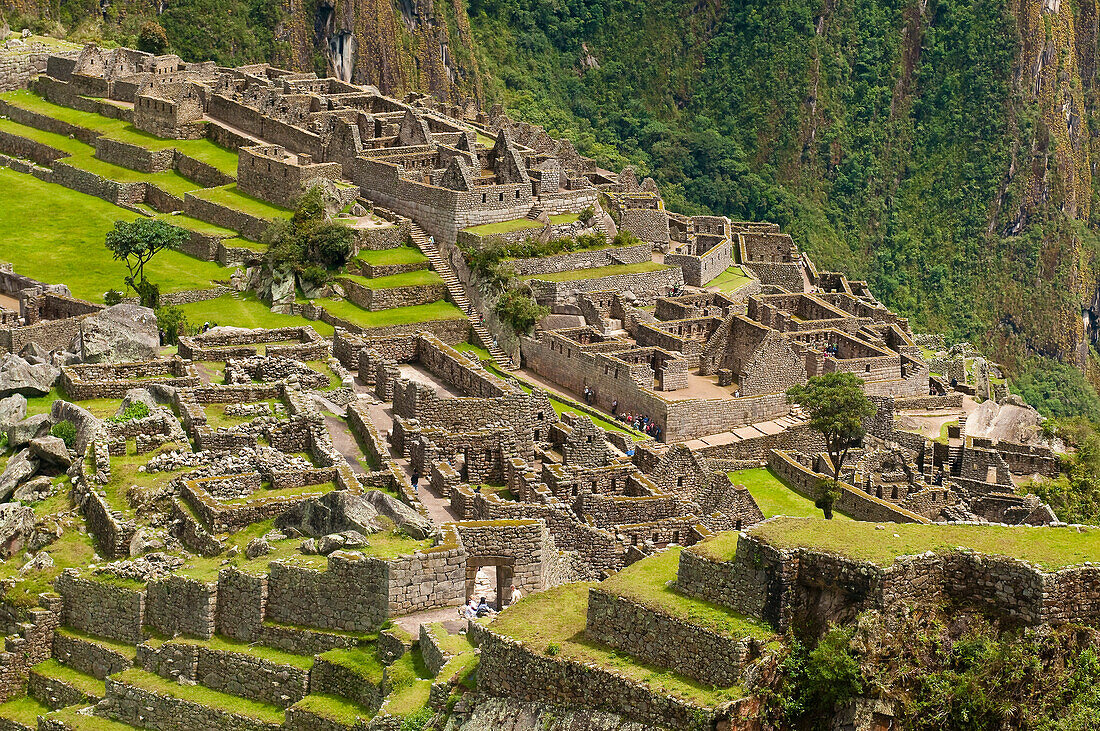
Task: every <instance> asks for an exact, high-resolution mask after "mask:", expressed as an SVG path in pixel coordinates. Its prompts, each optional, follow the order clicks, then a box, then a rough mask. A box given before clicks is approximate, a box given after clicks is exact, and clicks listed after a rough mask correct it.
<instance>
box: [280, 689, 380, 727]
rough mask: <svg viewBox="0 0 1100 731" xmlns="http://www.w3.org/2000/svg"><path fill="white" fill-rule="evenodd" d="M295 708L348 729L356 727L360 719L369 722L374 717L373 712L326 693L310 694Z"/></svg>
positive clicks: (296, 704)
mask: <svg viewBox="0 0 1100 731" xmlns="http://www.w3.org/2000/svg"><path fill="white" fill-rule="evenodd" d="M293 708H300V709H302V710H304V711H309V712H310V713H312V714H314V715H316V716H320V717H321V718H323V719H325V720H326V721H332V722H333V723H336V724H339V725H341V726H346V727H348V728H350V727H352V726H354V725H355V722H356V721H358V720H359V719H360V718H362V719H364V720H368V719H370V718H373V717H374V714H373V713H372V712H371V711H369V710H367V709H366V708H363V707H362V706H359V705H356V704H355V703H352V702H351V701H349V700H348V699H346V698H340V697H339V696H334V695H325V694H324V693H310V694H309V695H307V696H306V697H305V698H303V699H302V700H300V701H298V702H297V703H295V704H294V706H293Z"/></svg>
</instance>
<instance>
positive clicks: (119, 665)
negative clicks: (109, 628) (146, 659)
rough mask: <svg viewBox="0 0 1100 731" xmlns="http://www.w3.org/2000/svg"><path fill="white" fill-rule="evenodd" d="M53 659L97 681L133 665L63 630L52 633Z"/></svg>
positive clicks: (126, 657)
mask: <svg viewBox="0 0 1100 731" xmlns="http://www.w3.org/2000/svg"><path fill="white" fill-rule="evenodd" d="M52 655H53V657H54V659H56V660H57V661H58V662H61V663H64V664H65V665H68V666H69V667H71V668H73V669H74V670H77V671H79V672H82V673H87V674H88V675H91V676H93V677H95V678H97V679H98V680H103V679H104V678H106V677H107V676H108V675H113V674H114V673H120V672H122V671H123V670H125V669H126V668H128V667H131V666H132V665H133V664H134V663H133V660H132V659H131V658H130V657H128V656H126V655H124V654H122V653H120V652H118V651H117V650H113V649H111V648H110V647H108V646H107V645H104V644H100V643H98V642H93V641H90V640H85V639H83V638H80V637H77V636H75V635H72V634H69V633H68V632H65V631H64V630H60V631H57V632H54V635H53V653H52Z"/></svg>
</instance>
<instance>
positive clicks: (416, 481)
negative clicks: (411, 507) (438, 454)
mask: <svg viewBox="0 0 1100 731" xmlns="http://www.w3.org/2000/svg"><path fill="white" fill-rule="evenodd" d="M419 483H420V473H419V472H417V471H416V470H413V476H412V486H413V495H419V494H420V486H419Z"/></svg>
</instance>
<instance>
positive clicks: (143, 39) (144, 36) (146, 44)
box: [137, 20, 168, 56]
mask: <svg viewBox="0 0 1100 731" xmlns="http://www.w3.org/2000/svg"><path fill="white" fill-rule="evenodd" d="M137 47H138V50H139V51H145V52H146V53H151V54H153V55H154V56H160V55H161V54H163V53H164V52H165V51H167V50H168V34H167V33H165V32H164V28H163V27H162V26H161V24H160V23H157V22H156V21H153V20H147V21H145V22H144V23H142V24H141V31H139V32H138V41H137Z"/></svg>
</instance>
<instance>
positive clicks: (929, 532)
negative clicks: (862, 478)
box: [749, 518, 1100, 571]
mask: <svg viewBox="0 0 1100 731" xmlns="http://www.w3.org/2000/svg"><path fill="white" fill-rule="evenodd" d="M879 525H885V529H883V530H879V529H878V526H879ZM749 533H751V534H752V535H755V536H759V537H760V538H762V539H763V540H765V541H767V542H768V543H770V544H772V545H774V546H776V547H779V548H793V547H796V546H805V547H808V548H816V549H819V550H822V551H827V552H829V553H835V554H838V555H841V556H846V557H848V558H852V559H856V560H861V561H871V562H873V563H876V564H878V565H880V566H889V565H890V564H891V563H893V561H894V559H895V558H897V557H898V556H908V555H914V554H920V553H924V552H925V551H934V552H937V553H943V552H948V551H954V550H958V549H968V550H972V551H976V552H978V553H984V554H989V555H993V556H1006V557H1009V558H1018V559H1022V560H1024V561H1029V562H1031V563H1034V564H1037V565H1039V566H1041V567H1042V568H1044V569H1046V570H1048V571H1056V570H1058V569H1061V568H1065V567H1067V566H1075V565H1077V564H1081V563H1084V562H1086V561H1100V528H1081V529H1077V528H1059V527H1049V526H1039V527H1035V526H1015V527H1006V526H997V525H945V524H936V523H933V524H931V525H922V524H917V523H885V524H883V523H877V524H876V523H864V522H859V521H853V522H851V523H845V525H844V529H843V530H837V529H836V526H835V524H830V521H827V520H825V519H824V518H822V519H814V518H779V519H777V520H775V521H772V522H769V523H762V524H761V525H759V526H757V527H755V528H752V529H750V530H749Z"/></svg>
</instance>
